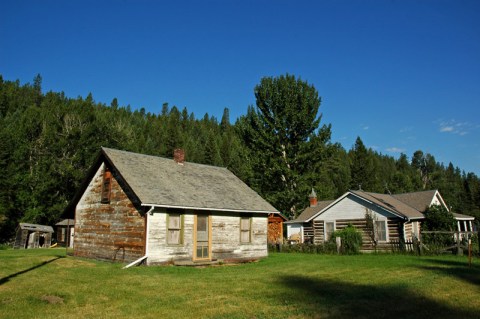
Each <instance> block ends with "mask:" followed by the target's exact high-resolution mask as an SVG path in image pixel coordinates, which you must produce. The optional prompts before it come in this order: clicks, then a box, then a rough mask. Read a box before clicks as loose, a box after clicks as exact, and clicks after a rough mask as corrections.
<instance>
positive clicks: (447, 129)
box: [436, 119, 478, 136]
mask: <svg viewBox="0 0 480 319" xmlns="http://www.w3.org/2000/svg"><path fill="white" fill-rule="evenodd" d="M436 123H437V124H438V126H439V129H438V130H439V131H440V132H441V133H451V134H456V135H460V136H464V135H467V134H468V133H469V132H470V131H471V130H475V129H477V128H478V125H473V124H471V123H469V122H458V121H457V120H455V119H450V120H447V121H444V120H438V121H436Z"/></svg>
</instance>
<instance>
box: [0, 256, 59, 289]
mask: <svg viewBox="0 0 480 319" xmlns="http://www.w3.org/2000/svg"><path fill="white" fill-rule="evenodd" d="M60 258H65V257H63V256H58V257H55V258H52V259H49V260H47V261H44V262H42V263H40V264H38V265H35V266H33V267H30V268H28V269H25V270H22V271H19V272H16V273H14V274H11V275H10V276H7V277H3V278H0V286H1V285H3V284H5V283H7V282H8V281H9V280H10V279H12V278H15V277H17V276H18V275H22V274H24V273H27V272H29V271H32V270H35V269H37V268H40V267H43V266H45V265H47V264H49V263H51V262H54V261H55V260H57V259H60Z"/></svg>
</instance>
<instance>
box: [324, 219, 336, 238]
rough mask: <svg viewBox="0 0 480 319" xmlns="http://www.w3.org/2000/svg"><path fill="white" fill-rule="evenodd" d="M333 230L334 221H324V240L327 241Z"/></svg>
mask: <svg viewBox="0 0 480 319" xmlns="http://www.w3.org/2000/svg"><path fill="white" fill-rule="evenodd" d="M334 231H335V222H325V241H329V240H330V238H331V237H332V234H333V232H334Z"/></svg>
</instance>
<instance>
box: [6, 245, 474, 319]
mask: <svg viewBox="0 0 480 319" xmlns="http://www.w3.org/2000/svg"><path fill="white" fill-rule="evenodd" d="M121 267H122V265H120V264H111V263H106V262H96V261H91V260H85V259H77V258H73V257H70V256H68V257H66V256H65V250H62V249H49V250H0V318H59V317H62V318H348V317H350V318H386V317H388V318H478V317H479V316H480V261H479V260H478V259H475V260H474V263H473V265H472V267H471V268H469V267H468V265H467V258H466V257H455V256H443V257H415V256H401V255H358V256H330V255H307V254H271V255H270V257H269V258H267V259H265V260H262V261H260V262H257V263H250V264H241V265H223V266H218V267H208V268H184V267H174V266H165V267H135V268H130V269H125V270H124V269H121Z"/></svg>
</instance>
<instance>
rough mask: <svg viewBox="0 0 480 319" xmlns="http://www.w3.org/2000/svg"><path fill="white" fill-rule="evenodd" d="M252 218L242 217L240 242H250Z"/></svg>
mask: <svg viewBox="0 0 480 319" xmlns="http://www.w3.org/2000/svg"><path fill="white" fill-rule="evenodd" d="M251 230H252V218H251V217H246V216H242V217H240V242H241V243H249V242H250V240H251Z"/></svg>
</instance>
